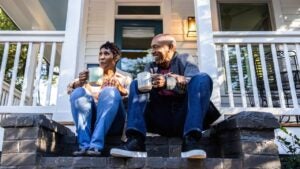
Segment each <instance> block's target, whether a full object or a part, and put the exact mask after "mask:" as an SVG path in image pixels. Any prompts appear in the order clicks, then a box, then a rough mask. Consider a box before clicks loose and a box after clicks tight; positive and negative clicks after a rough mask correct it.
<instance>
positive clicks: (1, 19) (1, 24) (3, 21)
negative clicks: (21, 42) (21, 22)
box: [0, 8, 20, 30]
mask: <svg viewBox="0 0 300 169" xmlns="http://www.w3.org/2000/svg"><path fill="white" fill-rule="evenodd" d="M0 30H20V29H19V28H18V27H17V25H16V24H15V23H14V22H13V21H12V20H11V19H10V18H9V17H8V16H7V14H6V13H5V12H4V11H3V9H1V8H0Z"/></svg>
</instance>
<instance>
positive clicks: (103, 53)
mask: <svg viewBox="0 0 300 169" xmlns="http://www.w3.org/2000/svg"><path fill="white" fill-rule="evenodd" d="M110 54H111V53H110V52H107V51H105V52H99V56H101V55H104V56H108V55H110Z"/></svg>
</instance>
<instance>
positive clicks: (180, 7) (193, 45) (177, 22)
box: [166, 0, 197, 56]
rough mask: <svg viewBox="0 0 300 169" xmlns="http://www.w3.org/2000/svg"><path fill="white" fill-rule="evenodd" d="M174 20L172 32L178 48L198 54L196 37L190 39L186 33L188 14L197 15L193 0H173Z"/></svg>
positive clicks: (171, 27) (180, 50) (181, 50)
mask: <svg viewBox="0 0 300 169" xmlns="http://www.w3.org/2000/svg"><path fill="white" fill-rule="evenodd" d="M171 10H172V14H171V16H172V21H171V26H170V30H169V31H170V32H166V33H170V34H172V35H173V36H174V37H175V38H176V40H177V49H178V51H179V52H187V53H190V54H192V55H194V56H195V55H196V52H197V42H196V38H192V39H189V38H187V35H186V23H184V22H185V21H186V20H187V17H188V16H195V12H194V1H193V0H184V1H182V0H172V8H171Z"/></svg>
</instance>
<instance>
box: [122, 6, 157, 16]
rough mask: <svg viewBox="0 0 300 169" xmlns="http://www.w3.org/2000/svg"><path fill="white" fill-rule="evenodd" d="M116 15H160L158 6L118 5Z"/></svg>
mask: <svg viewBox="0 0 300 169" xmlns="http://www.w3.org/2000/svg"><path fill="white" fill-rule="evenodd" d="M118 15H160V6H118Z"/></svg>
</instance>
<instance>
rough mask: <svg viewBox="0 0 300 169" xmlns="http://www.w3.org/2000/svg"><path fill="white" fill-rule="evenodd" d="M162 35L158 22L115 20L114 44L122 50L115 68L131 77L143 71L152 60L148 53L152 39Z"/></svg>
mask: <svg viewBox="0 0 300 169" xmlns="http://www.w3.org/2000/svg"><path fill="white" fill-rule="evenodd" d="M159 33H162V21H160V20H116V30H115V42H116V44H117V45H118V47H119V48H120V49H121V50H122V58H121V59H120V61H119V62H118V64H117V67H118V68H120V69H121V70H123V71H126V72H129V73H132V75H133V77H135V76H136V74H137V73H139V72H141V71H143V70H144V65H145V64H146V63H147V62H150V61H151V60H152V56H151V54H150V53H149V50H148V49H150V45H151V40H152V38H153V37H154V36H155V35H157V34H159Z"/></svg>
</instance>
